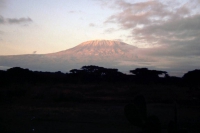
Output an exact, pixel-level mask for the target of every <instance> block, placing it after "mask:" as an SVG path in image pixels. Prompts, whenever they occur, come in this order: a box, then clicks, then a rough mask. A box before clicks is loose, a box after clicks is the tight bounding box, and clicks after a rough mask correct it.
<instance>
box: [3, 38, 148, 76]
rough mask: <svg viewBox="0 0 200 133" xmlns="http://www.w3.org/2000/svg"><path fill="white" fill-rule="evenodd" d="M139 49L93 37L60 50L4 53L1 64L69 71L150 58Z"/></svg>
mask: <svg viewBox="0 0 200 133" xmlns="http://www.w3.org/2000/svg"><path fill="white" fill-rule="evenodd" d="M139 51H140V50H139V48H137V47H135V46H132V45H129V44H126V43H123V42H119V41H110V40H92V41H87V42H84V43H81V44H79V45H77V46H76V47H73V48H71V49H67V50H64V51H60V52H56V53H49V54H28V55H13V56H0V66H7V67H16V66H18V67H23V68H29V69H31V70H39V71H65V72H67V71H69V70H71V69H74V68H80V67H82V66H83V65H99V66H103V67H114V68H119V67H121V66H124V65H125V66H126V65H129V66H133V64H134V63H136V64H137V62H141V61H149V59H148V58H147V57H146V56H145V55H141V54H140V53H139Z"/></svg>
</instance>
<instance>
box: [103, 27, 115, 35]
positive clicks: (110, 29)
mask: <svg viewBox="0 0 200 133" xmlns="http://www.w3.org/2000/svg"><path fill="white" fill-rule="evenodd" d="M114 31H116V29H114V28H108V29H106V30H105V31H104V32H105V33H109V34H110V33H113V32H114Z"/></svg>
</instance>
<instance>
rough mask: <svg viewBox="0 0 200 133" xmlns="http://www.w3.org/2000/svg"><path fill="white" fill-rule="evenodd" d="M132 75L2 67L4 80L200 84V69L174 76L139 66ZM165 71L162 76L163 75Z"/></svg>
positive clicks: (110, 71)
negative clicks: (3, 68) (4, 68)
mask: <svg viewBox="0 0 200 133" xmlns="http://www.w3.org/2000/svg"><path fill="white" fill-rule="evenodd" d="M130 73H132V75H130V74H129V75H128V74H124V73H122V72H119V71H118V69H111V68H104V67H99V66H93V65H90V66H83V67H82V68H81V69H72V70H70V72H69V73H62V72H60V71H58V72H41V71H31V70H29V69H23V68H20V67H14V68H10V69H8V70H7V71H2V70H1V71H0V81H1V83H20V82H25V83H26V82H28V83H30V82H31V83H38V82H39V83H40V82H42V83H57V82H61V83H79V82H85V83H90V82H132V83H140V84H149V83H160V84H184V85H195V86H199V81H198V80H199V76H200V70H194V71H190V72H188V73H186V74H185V75H184V76H183V77H182V78H178V77H171V76H169V75H168V74H167V72H166V71H157V70H149V69H148V68H137V69H135V70H130ZM161 75H162V76H161Z"/></svg>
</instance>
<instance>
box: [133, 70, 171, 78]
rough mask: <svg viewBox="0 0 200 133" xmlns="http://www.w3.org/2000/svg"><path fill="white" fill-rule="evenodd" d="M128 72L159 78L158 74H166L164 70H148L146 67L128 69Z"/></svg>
mask: <svg viewBox="0 0 200 133" xmlns="http://www.w3.org/2000/svg"><path fill="white" fill-rule="evenodd" d="M130 73H132V74H134V75H136V76H137V77H141V78H159V75H162V74H165V75H166V74H167V72H165V71H157V70H148V68H136V69H135V70H130Z"/></svg>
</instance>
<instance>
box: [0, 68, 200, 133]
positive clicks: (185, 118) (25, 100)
mask: <svg viewBox="0 0 200 133" xmlns="http://www.w3.org/2000/svg"><path fill="white" fill-rule="evenodd" d="M130 73H132V74H131V75H127V74H123V73H121V72H119V71H118V70H117V69H108V68H103V67H98V66H83V67H82V68H81V69H73V70H71V71H70V72H69V73H62V72H55V73H52V72H38V71H30V70H28V69H23V68H19V67H15V68H11V69H8V70H7V71H0V105H1V109H0V132H1V133H29V132H37V133H47V132H48V133H83V132H87V133H88V132H91V133H104V132H107V133H108V132H109V133H137V132H143V133H151V132H154V133H178V132H183V133H186V132H188V133H199V132H200V127H199V124H200V113H199V112H200V99H199V98H200V82H199V77H200V70H194V71H190V72H187V73H186V74H185V75H184V76H183V77H181V78H180V77H171V76H169V75H168V74H167V72H165V71H157V70H148V69H147V68H137V69H135V70H130Z"/></svg>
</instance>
